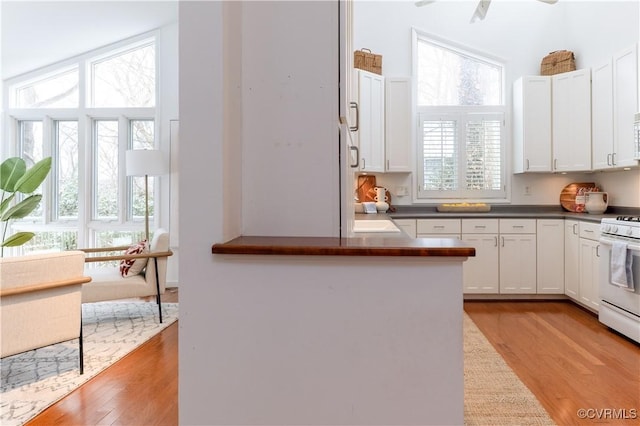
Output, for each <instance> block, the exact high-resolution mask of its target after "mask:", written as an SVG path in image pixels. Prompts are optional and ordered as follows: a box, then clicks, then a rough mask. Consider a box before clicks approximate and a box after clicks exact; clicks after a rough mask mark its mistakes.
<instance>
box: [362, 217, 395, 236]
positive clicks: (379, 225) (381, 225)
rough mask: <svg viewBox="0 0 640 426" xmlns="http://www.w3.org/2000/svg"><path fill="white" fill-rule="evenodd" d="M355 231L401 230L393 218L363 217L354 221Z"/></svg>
mask: <svg viewBox="0 0 640 426" xmlns="http://www.w3.org/2000/svg"><path fill="white" fill-rule="evenodd" d="M353 232H356V233H358V232H360V233H362V232H400V229H399V228H398V227H397V226H396V225H395V224H394V223H393V222H392V221H391V220H386V219H377V220H371V219H361V220H355V221H354V223H353Z"/></svg>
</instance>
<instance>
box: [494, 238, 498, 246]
mask: <svg viewBox="0 0 640 426" xmlns="http://www.w3.org/2000/svg"><path fill="white" fill-rule="evenodd" d="M493 238H495V240H494V243H493V246H494V247H498V237H493Z"/></svg>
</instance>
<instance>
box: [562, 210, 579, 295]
mask: <svg viewBox="0 0 640 426" xmlns="http://www.w3.org/2000/svg"><path fill="white" fill-rule="evenodd" d="M579 226H580V222H578V221H577V220H568V219H566V220H565V221H564V294H566V295H567V296H569V297H570V298H572V299H573V300H579V297H580V233H579V231H578V229H579Z"/></svg>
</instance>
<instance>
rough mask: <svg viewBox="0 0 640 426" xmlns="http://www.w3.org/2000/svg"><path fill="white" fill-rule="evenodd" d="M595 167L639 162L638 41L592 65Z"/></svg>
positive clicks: (611, 166) (628, 164)
mask: <svg viewBox="0 0 640 426" xmlns="http://www.w3.org/2000/svg"><path fill="white" fill-rule="evenodd" d="M592 85H593V89H592V90H593V117H592V130H593V169H594V170H602V169H610V168H620V167H632V166H637V165H638V161H637V160H634V146H633V143H634V141H633V117H634V114H635V113H636V112H638V49H637V45H634V46H633V47H630V48H628V49H625V50H623V51H621V52H618V53H617V54H615V55H614V56H613V58H612V59H611V60H610V61H607V62H606V63H604V64H602V65H600V66H598V67H594V68H593V82H592Z"/></svg>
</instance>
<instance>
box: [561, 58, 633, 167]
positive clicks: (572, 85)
mask: <svg viewBox="0 0 640 426" xmlns="http://www.w3.org/2000/svg"><path fill="white" fill-rule="evenodd" d="M551 99H552V102H551V105H552V106H551V111H552V147H553V148H552V151H553V171H554V172H568V171H587V170H591V69H582V70H576V71H571V72H565V73H561V74H556V75H553V76H552V77H551ZM630 134H631V132H630Z"/></svg>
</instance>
